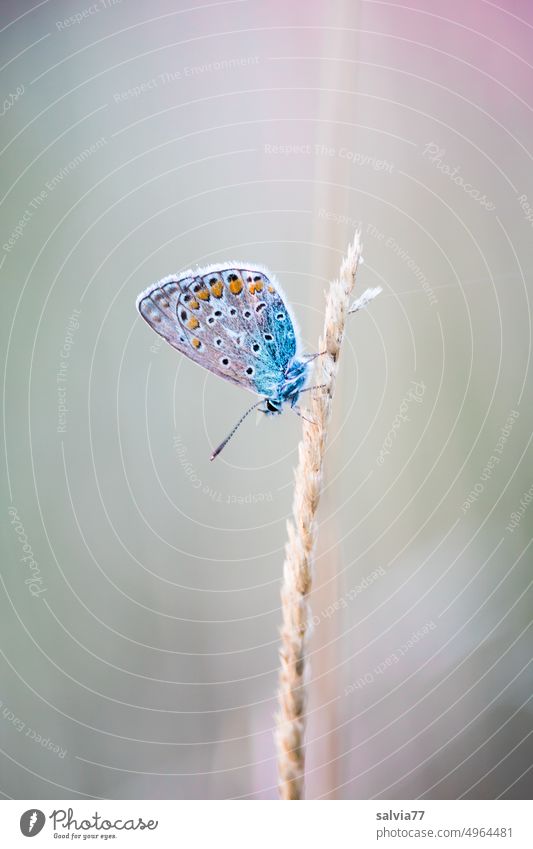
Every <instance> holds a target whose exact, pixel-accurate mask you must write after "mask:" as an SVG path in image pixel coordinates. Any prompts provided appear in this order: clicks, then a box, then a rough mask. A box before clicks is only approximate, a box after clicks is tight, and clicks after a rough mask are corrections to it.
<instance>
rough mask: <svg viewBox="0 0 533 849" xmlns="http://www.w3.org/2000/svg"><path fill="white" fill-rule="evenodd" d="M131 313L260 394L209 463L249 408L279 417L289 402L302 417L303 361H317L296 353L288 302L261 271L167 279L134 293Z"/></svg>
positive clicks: (238, 268) (236, 268) (216, 271)
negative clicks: (136, 294) (138, 293)
mask: <svg viewBox="0 0 533 849" xmlns="http://www.w3.org/2000/svg"><path fill="white" fill-rule="evenodd" d="M365 295H366V293H365ZM363 297H364V296H363ZM359 300H360V301H362V298H361V299H359ZM362 305H364V304H362ZM354 306H355V305H354ZM137 309H138V310H139V312H140V314H141V315H142V317H143V318H144V319H145V321H147V322H148V324H149V325H150V326H151V327H152V328H153V329H154V330H155V331H156V333H158V334H159V335H160V336H162V337H163V338H164V339H166V341H167V342H169V344H170V345H172V347H173V348H176V349H177V350H178V351H180V352H181V353H182V354H185V356H186V357H189V358H190V359H191V360H193V361H194V362H195V363H198V365H201V366H203V367H204V368H206V369H208V370H209V371H211V372H213V373H214V374H217V375H219V377H223V378H224V379H225V380H229V381H230V382H231V383H234V384H236V385H237V386H242V387H244V389H248V390H249V391H250V392H253V393H255V394H256V395H259V396H261V400H259V401H257V402H256V403H255V404H253V405H252V406H251V407H250V408H249V409H248V410H247V411H246V412H245V413H244V415H243V416H242V417H241V419H240V420H239V421H238V422H237V424H236V425H235V427H234V428H233V430H232V431H231V432H230V433H229V435H228V436H227V437H226V439H224V440H223V442H221V444H220V445H219V446H218V448H216V449H215V451H213V453H212V454H211V460H214V459H215V457H216V456H217V455H218V454H220V452H221V451H222V449H223V448H224V447H225V446H226V445H227V443H228V442H229V440H230V439H231V438H232V436H233V434H234V433H235V431H236V430H237V428H238V427H239V426H240V424H241V423H242V422H243V421H244V419H245V418H246V416H247V415H248V414H249V413H251V412H252V410H254V409H256V408H258V407H259V408H261V412H263V413H265V414H266V415H278V414H279V413H281V412H282V409H283V406H284V404H289V405H290V407H291V408H292V409H293V410H294V411H295V412H296V413H298V415H301V413H300V411H299V408H298V405H297V402H298V398H299V395H300V393H301V392H302V391H306V389H304V387H305V384H306V381H307V379H308V375H309V364H310V362H311V361H312V360H313V359H315V357H317V356H320V355H319V354H313V355H308V356H306V355H304V354H303V353H302V350H301V342H300V336H299V332H298V329H297V326H296V324H295V321H294V318H293V316H292V315H291V312H290V309H289V306H288V304H287V301H286V299H285V298H284V297H283V295H282V292H281V289H280V286H279V284H278V283H277V281H276V280H275V278H274V276H273V274H271V272H270V271H268V270H267V269H266V268H262V267H260V266H256V265H247V264H246V263H241V262H231V263H225V264H222V265H209V266H207V267H205V268H198V269H197V270H195V271H192V270H189V271H184V272H182V273H181V274H177V275H170V276H168V277H165V278H163V279H162V280H160V281H159V282H158V283H155V284H154V285H152V286H149V287H148V288H147V289H145V290H144V292H141V294H140V295H139V297H138V298H137ZM350 311H354V310H353V306H352V309H351V310H350ZM261 405H264V406H261Z"/></svg>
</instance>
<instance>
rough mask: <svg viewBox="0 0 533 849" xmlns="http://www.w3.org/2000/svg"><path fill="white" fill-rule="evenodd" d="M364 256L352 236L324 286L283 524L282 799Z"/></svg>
mask: <svg viewBox="0 0 533 849" xmlns="http://www.w3.org/2000/svg"><path fill="white" fill-rule="evenodd" d="M360 256H361V247H360V234H359V233H358V232H356V234H355V236H354V239H353V241H352V243H351V244H350V245H349V247H348V250H347V252H346V256H345V257H344V259H343V261H342V264H341V269H340V275H339V279H338V280H335V281H334V282H333V283H332V284H331V285H330V288H329V292H328V293H327V300H326V313H325V319H324V331H323V335H322V338H321V339H320V342H319V348H318V350H319V351H325V354H324V355H323V356H320V357H317V359H316V360H315V368H314V381H313V384H312V385H314V384H315V383H316V384H317V385H321V386H322V387H323V388H322V389H321V390H320V391H316V392H311V393H310V395H311V402H310V413H311V417H312V419H313V423H312V424H311V423H309V422H307V421H305V420H304V422H303V435H302V440H301V442H300V445H299V447H298V466H297V468H296V473H295V488H294V500H293V516H292V521H291V520H289V521H288V522H287V533H288V541H287V544H286V547H285V563H284V566H283V584H282V589H281V606H282V628H281V647H280V663H281V669H280V678H279V694H278V698H279V712H278V716H277V727H276V743H277V752H278V778H279V792H280V796H281V798H282V799H303V798H304V770H305V757H304V734H305V707H306V692H305V678H306V666H307V661H306V641H307V637H308V631H309V624H308V623H309V606H308V601H307V598H308V596H309V593H310V591H311V585H312V559H313V550H314V547H315V542H316V536H317V529H318V526H317V520H316V513H317V509H318V502H319V500H320V489H321V484H322V466H323V462H324V454H325V451H326V441H327V432H328V425H329V421H330V418H331V409H332V401H333V393H334V389H335V379H336V376H337V368H338V363H339V354H340V350H341V345H342V340H343V336H344V326H345V323H346V318H347V315H348V311H349V302H350V296H351V294H352V291H353V288H354V285H355V276H356V272H357V266H358V263H359V259H360Z"/></svg>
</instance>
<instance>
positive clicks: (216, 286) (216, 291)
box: [211, 280, 224, 298]
mask: <svg viewBox="0 0 533 849" xmlns="http://www.w3.org/2000/svg"><path fill="white" fill-rule="evenodd" d="M223 291H224V286H223V285H222V281H221V280H217V282H216V283H213V285H212V286H211V292H212V293H213V295H214V296H215V298H221V297H222V292H223Z"/></svg>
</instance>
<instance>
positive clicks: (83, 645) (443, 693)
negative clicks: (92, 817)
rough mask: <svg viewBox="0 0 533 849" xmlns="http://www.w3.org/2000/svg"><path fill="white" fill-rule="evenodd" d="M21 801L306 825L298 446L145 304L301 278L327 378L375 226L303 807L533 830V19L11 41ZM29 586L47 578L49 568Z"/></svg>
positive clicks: (39, 8)
mask: <svg viewBox="0 0 533 849" xmlns="http://www.w3.org/2000/svg"><path fill="white" fill-rule="evenodd" d="M0 14H1V20H0V39H1V44H2V57H3V59H2V67H1V79H2V98H3V99H4V104H3V107H2V115H1V118H0V127H1V131H2V140H1V164H2V169H1V216H2V219H1V221H2V239H1V242H2V245H1V250H0V271H1V275H2V278H3V280H2V308H1V324H2V353H3V362H4V363H5V368H4V371H3V376H2V379H3V399H4V404H3V428H4V430H3V441H2V452H1V457H2V460H1V462H2V481H3V486H2V507H1V509H2V513H1V517H2V519H1V529H2V550H3V556H2V573H1V586H0V597H1V615H0V670H1V672H0V682H1V684H0V687H1V689H0V700H1V704H0V749H1V753H0V792H1V794H2V795H3V796H4V797H5V798H10V797H13V798H19V799H23V798H50V799H54V798H73V799H76V798H119V799H120V798H122V799H127V798H139V799H142V798H202V799H213V798H229V797H238V798H242V797H245V798H258V799H269V798H275V797H276V765H275V759H274V747H273V742H272V728H273V717H274V714H275V710H276V700H275V695H276V686H277V665H278V661H277V652H278V627H279V623H280V618H281V617H280V609H279V608H280V604H279V588H280V578H281V569H282V562H283V546H284V542H285V522H286V519H287V516H288V515H289V513H290V508H291V490H292V475H293V471H292V470H293V467H294V464H295V460H296V449H297V444H298V439H299V433H300V422H299V420H298V419H297V417H296V416H294V415H292V414H290V413H287V414H286V415H284V416H282V417H279V418H278V419H270V420H264V421H260V422H256V421H255V420H254V419H253V417H250V419H248V420H247V422H246V423H245V424H244V425H243V427H242V429H241V430H240V432H239V433H238V435H237V436H236V437H235V439H234V441H233V442H232V443H231V444H230V445H229V446H228V448H227V449H226V451H225V452H224V454H223V455H222V456H221V457H220V458H219V459H218V460H217V461H216V462H215V463H210V462H209V454H210V452H211V450H212V448H213V447H214V446H215V445H216V444H218V442H219V441H220V440H221V439H222V438H223V437H224V436H225V435H226V433H227V432H228V430H229V429H230V428H231V426H232V425H233V424H234V423H235V421H236V420H237V418H238V417H239V416H240V414H241V413H242V412H243V411H244V410H245V409H246V407H247V406H248V404H249V403H250V401H251V400H252V399H251V396H249V395H248V394H247V393H245V392H244V391H243V390H240V389H238V388H236V387H234V386H231V385H229V384H227V385H226V384H225V383H224V382H222V381H221V380H219V379H218V378H216V377H213V376H211V375H209V374H207V373H206V372H204V371H203V370H201V369H199V368H198V367H196V366H195V365H194V364H193V363H191V362H189V361H186V360H185V359H184V358H181V357H180V356H179V355H178V354H177V352H175V351H174V350H172V349H171V348H170V347H168V346H166V345H164V344H162V343H160V342H159V341H158V337H157V336H156V335H155V334H154V333H153V332H152V331H151V330H150V328H149V327H148V326H147V325H146V324H144V323H143V322H142V320H141V319H140V318H139V316H138V315H137V314H136V311H135V298H136V295H137V294H138V292H140V291H141V290H142V289H144V288H145V287H146V286H147V285H148V284H149V283H151V282H152V281H156V280H157V279H159V278H160V277H162V276H164V275H166V274H168V273H170V272H177V271H180V270H181V269H183V268H188V267H190V266H192V265H196V264H200V265H202V264H204V265H205V264H208V263H212V262H216V261H217V260H220V261H226V260H229V259H233V258H237V259H243V260H248V261H252V262H258V263H261V264H263V265H266V266H268V267H270V268H271V269H273V271H274V272H275V273H276V275H277V276H278V278H279V279H280V281H281V282H282V284H283V287H284V289H285V291H286V293H287V295H288V297H289V298H290V301H291V303H292V305H293V307H294V310H295V312H296V314H297V315H298V318H299V322H300V326H301V330H302V335H303V339H304V342H305V345H306V348H307V350H309V351H313V350H316V344H317V338H318V334H319V331H320V328H321V324H322V315H323V304H324V297H323V293H324V290H325V289H326V287H327V285H328V281H329V280H330V279H331V278H332V277H333V276H334V275H335V274H336V273H337V269H338V266H339V262H340V259H341V257H342V254H343V251H344V249H345V247H346V245H347V243H348V241H349V240H350V238H351V237H352V234H353V230H354V227H355V226H356V225H359V226H360V227H361V230H362V235H363V242H364V259H365V262H364V265H363V266H362V268H361V270H360V277H359V281H358V286H359V290H360V291H362V289H363V288H366V287H369V286H376V285H381V286H382V287H383V289H384V292H383V294H382V295H380V297H379V298H378V299H377V300H376V301H375V302H374V303H373V304H372V305H371V307H370V308H369V309H368V310H367V311H365V312H363V313H360V314H358V315H356V316H354V317H353V319H352V320H351V322H350V325H349V329H348V333H347V338H346V343H345V346H344V351H343V358H342V362H341V369H340V380H339V386H338V393H337V396H336V399H335V413H334V419H333V422H332V427H331V434H330V443H329V450H328V455H327V475H326V480H325V489H324V497H323V501H322V503H321V508H320V544H319V549H318V551H317V560H316V569H315V588H314V592H313V597H312V599H311V605H312V612H313V616H314V623H315V624H314V633H313V637H312V642H311V645H310V658H311V667H310V677H309V694H310V701H309V726H308V733H307V740H308V744H307V746H308V781H307V794H308V796H309V797H312V798H335V799H351V798H370V797H382V798H391V799H394V798H398V799H408V798H423V799H432V798H459V797H461V798H469V799H473V798H496V797H502V798H528V797H530V794H531V789H532V788H531V782H532V773H531V772H530V769H531V764H532V740H531V736H530V735H531V733H532V723H531V716H532V707H531V703H530V700H531V698H532V695H531V694H532V668H531V654H532V653H531V646H532V642H531V627H530V626H531V548H530V543H531V528H532V519H533V506H532V505H530V502H531V501H532V499H533V486H532V485H533V476H532V472H531V469H532V463H531V459H532V458H531V447H530V442H531V399H532V382H531V372H530V355H531V308H530V299H529V298H530V295H529V292H530V289H531V268H532V260H533V256H532V254H533V238H532V236H533V234H532V226H533V169H532V159H533V156H532V149H531V139H532V138H533V132H532V131H533V115H532V107H533V104H532V97H531V92H532V81H533V50H532V47H531V44H532V35H533V10H532V8H531V4H529V3H528V2H526V0H522V2H518V0H501V2H500V3H493V2H488V0H470V2H466V3H465V2H456V0H451V2H449V3H447V4H445V5H443V4H442V3H437V2H433V1H432V2H423V0H411V2H410V3H409V4H408V5H403V4H401V3H399V2H394V0H392V2H382V1H381V0H379V2H378V0H364V1H362V2H349V0H334V2H331V3H329V2H328V3H326V2H318V0H308V1H306V2H294V3H288V2H282V0H269V2H266V0H264V1H263V2H260V0H228V2H221V0H218V2H206V3H203V2H193V0H187V2H178V3H174V2H171V0H156V2H152V3H149V4H146V3H143V2H140V0H121V2H119V0H97V2H95V3H94V4H92V5H91V4H89V3H88V2H86V3H85V5H84V2H83V0H82V2H77V1H76V2H59V0H44V2H40V3H37V4H35V5H31V4H30V3H28V2H26V0H22V2H14V0H4V2H3V3H2V4H1V10H0ZM23 558H26V559H23Z"/></svg>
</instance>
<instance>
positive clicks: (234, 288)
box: [229, 278, 243, 295]
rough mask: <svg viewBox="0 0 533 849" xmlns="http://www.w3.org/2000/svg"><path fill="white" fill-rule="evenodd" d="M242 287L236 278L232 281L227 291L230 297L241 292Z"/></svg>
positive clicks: (240, 281)
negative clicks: (230, 294)
mask: <svg viewBox="0 0 533 849" xmlns="http://www.w3.org/2000/svg"><path fill="white" fill-rule="evenodd" d="M242 285H243V284H242V280H240V279H238V278H237V280H232V281H231V283H230V284H229V290H230V292H231V293H232V295H238V294H239V292H242Z"/></svg>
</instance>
